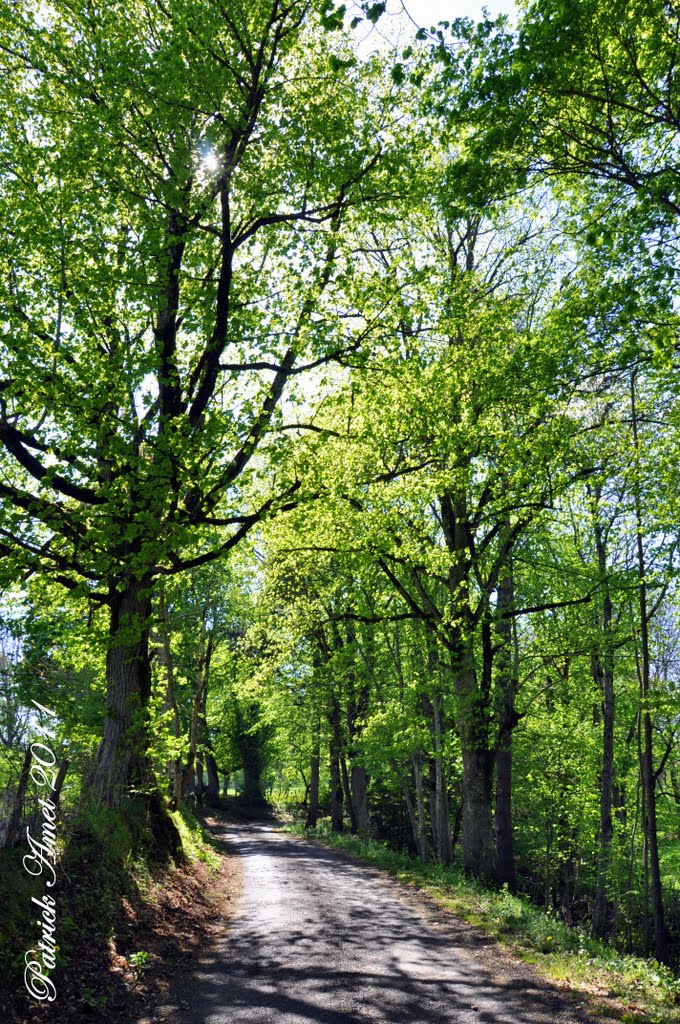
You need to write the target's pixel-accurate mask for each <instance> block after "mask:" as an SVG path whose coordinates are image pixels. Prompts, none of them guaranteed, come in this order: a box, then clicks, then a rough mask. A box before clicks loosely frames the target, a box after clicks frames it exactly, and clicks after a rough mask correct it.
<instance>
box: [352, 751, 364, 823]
mask: <svg viewBox="0 0 680 1024" xmlns="http://www.w3.org/2000/svg"><path fill="white" fill-rule="evenodd" d="M350 785H351V790H352V811H353V816H354V821H355V824H356V830H357V832H368V780H367V778H366V769H365V768H364V766H363V765H362V764H352V767H351V776H350Z"/></svg>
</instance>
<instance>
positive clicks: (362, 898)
mask: <svg viewBox="0 0 680 1024" xmlns="http://www.w3.org/2000/svg"><path fill="white" fill-rule="evenodd" d="M226 835H227V836H228V838H229V842H230V844H231V846H232V849H234V848H235V849H236V850H237V851H238V853H239V855H240V858H241V863H242V867H243V892H242V895H241V898H240V901H239V904H238V909H237V912H236V914H235V916H234V917H233V918H232V921H231V924H230V927H229V930H228V932H227V934H226V935H225V937H224V938H223V939H222V940H221V941H220V943H219V944H218V945H217V947H216V948H215V949H214V950H211V951H210V952H209V953H207V954H206V955H205V956H204V957H201V960H200V963H199V966H198V969H197V972H196V974H195V976H194V978H193V980H192V982H191V985H190V986H189V989H188V990H186V991H185V992H183V993H182V994H183V996H184V1000H185V1003H186V1004H187V1005H186V1006H185V1008H184V1009H183V1010H182V1013H181V1019H182V1022H183V1024H365V1022H368V1021H375V1022H378V1021H379V1022H383V1024H482V1022H484V1024H572V1022H576V1021H581V1022H582V1021H584V1020H585V1019H586V1018H584V1017H581V1016H580V1013H579V1011H578V1010H576V1009H570V1006H569V1005H565V1003H564V1002H563V1000H562V999H561V998H560V996H559V995H558V994H556V993H555V992H554V991H553V990H552V989H550V988H547V987H544V986H541V985H540V983H538V982H537V981H536V979H535V978H533V976H532V974H531V973H530V972H527V971H525V970H524V968H519V969H518V968H513V966H512V965H510V964H509V962H508V961H506V959H505V958H504V957H502V956H499V955H498V954H497V953H496V952H495V951H494V948H493V947H491V948H489V947H488V946H484V944H482V945H481V946H480V945H478V946H477V948H474V943H473V945H472V948H471V945H470V941H471V940H470V936H469V934H468V932H467V930H466V929H464V928H461V929H459V930H458V932H454V935H453V937H452V936H451V935H447V934H445V933H443V932H442V931H441V930H440V929H439V928H437V927H436V926H435V925H433V924H431V923H428V920H427V918H426V916H425V914H424V912H421V911H419V909H418V906H417V901H415V900H413V899H411V898H402V897H401V896H400V894H399V890H398V887H397V886H395V885H394V883H390V882H385V881H383V880H381V878H380V877H379V876H378V875H377V873H376V872H375V871H372V870H370V869H368V870H367V869H365V868H363V867H361V866H360V865H356V864H354V863H351V862H349V861H348V860H347V859H345V858H344V857H342V856H341V855H339V854H336V853H334V852H332V851H329V850H325V849H322V848H320V847H318V846H316V845H314V844H312V843H307V842H304V841H301V840H296V839H293V838H292V837H289V836H287V835H285V834H281V833H279V832H277V831H276V830H275V829H274V828H272V827H271V826H270V825H264V824H254V825H234V826H229V827H228V828H227V829H226ZM456 936H458V937H456Z"/></svg>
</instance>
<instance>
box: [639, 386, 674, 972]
mask: <svg viewBox="0 0 680 1024" xmlns="http://www.w3.org/2000/svg"><path fill="white" fill-rule="evenodd" d="M630 396H631V422H632V428H633V443H634V447H635V458H636V470H638V471H639V442H638V430H637V411H636V403H635V374H634V373H633V374H631V378H630ZM633 490H634V496H635V518H636V527H637V555H638V595H639V603H640V653H641V660H642V671H641V675H640V705H641V708H642V731H643V739H644V744H643V756H642V785H643V789H644V794H645V805H646V806H645V810H646V813H645V815H644V824H645V836H646V840H647V852H648V856H649V869H650V876H651V879H650V880H651V891H652V911H653V916H654V946H655V952H656V958H657V960H659V961H660V962H661V963H666V962H667V960H668V936H667V933H666V923H665V920H664V908H663V893H662V889H661V870H660V866H659V847H658V839H657V825H656V777H655V774H654V746H653V740H652V716H651V714H650V711H649V693H650V652H649V616H648V612H647V582H646V567H645V551H644V545H643V541H642V537H643V531H642V503H641V501H640V481H639V477H638V478H637V479H636V481H635V485H634V488H633Z"/></svg>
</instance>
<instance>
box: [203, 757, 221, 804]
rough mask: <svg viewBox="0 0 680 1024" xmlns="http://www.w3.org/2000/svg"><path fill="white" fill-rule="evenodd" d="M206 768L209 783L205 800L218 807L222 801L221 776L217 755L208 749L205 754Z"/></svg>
mask: <svg viewBox="0 0 680 1024" xmlns="http://www.w3.org/2000/svg"><path fill="white" fill-rule="evenodd" d="M205 770H206V774H207V776H208V785H207V786H206V787H205V802H206V803H207V804H208V805H209V806H210V807H217V806H218V805H219V802H220V777H219V774H218V771H217V762H216V761H215V755H214V754H213V753H212V752H211V751H208V753H207V754H206V755H205Z"/></svg>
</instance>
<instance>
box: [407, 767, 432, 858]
mask: <svg viewBox="0 0 680 1024" xmlns="http://www.w3.org/2000/svg"><path fill="white" fill-rule="evenodd" d="M411 761H412V763H413V779H414V782H415V785H416V810H417V814H418V835H417V839H416V845H417V847H418V853H419V855H420V859H421V860H422V861H423V863H424V864H427V862H428V860H429V853H430V851H429V849H428V843H427V823H426V821H425V801H424V800H423V766H422V761H421V760H420V757H416V756H415V755H414V756H413V757H412V758H411Z"/></svg>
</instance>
